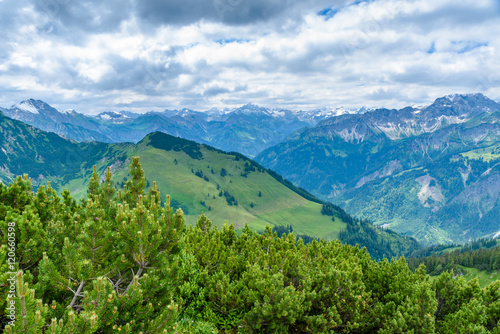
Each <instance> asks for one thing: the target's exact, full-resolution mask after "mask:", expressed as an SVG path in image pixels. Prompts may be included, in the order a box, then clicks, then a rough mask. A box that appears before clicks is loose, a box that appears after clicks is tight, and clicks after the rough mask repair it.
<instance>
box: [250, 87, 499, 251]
mask: <svg viewBox="0 0 500 334" xmlns="http://www.w3.org/2000/svg"><path fill="white" fill-rule="evenodd" d="M498 111H500V105H499V104H498V103H496V102H494V101H492V100H490V99H488V98H486V97H485V96H484V95H482V94H471V95H455V96H452V97H443V98H438V99H436V101H435V102H434V103H433V104H432V105H430V106H427V107H424V108H422V109H420V110H419V109H416V108H411V107H408V108H403V109H400V110H388V109H379V110H375V111H373V112H371V113H365V114H362V115H342V116H338V117H336V118H331V119H327V120H324V121H322V122H320V123H318V124H317V125H316V126H314V127H311V128H306V129H303V130H299V131H297V132H295V133H294V134H292V135H290V136H289V137H287V139H286V140H285V141H283V142H282V143H280V144H278V145H276V146H274V147H272V148H269V149H266V150H265V151H263V152H262V153H261V154H259V155H258V156H257V157H256V160H257V161H258V162H260V163H261V164H263V165H264V166H266V167H268V168H272V169H275V170H276V171H277V172H278V173H280V174H282V175H284V176H285V177H286V178H288V179H290V180H291V181H292V182H294V183H295V184H296V185H298V186H300V187H303V188H305V189H307V190H308V191H310V192H312V193H313V194H314V195H316V196H318V197H319V198H321V199H323V200H327V201H333V202H335V203H339V204H341V206H342V207H343V208H344V209H346V210H347V211H349V212H356V215H358V216H359V217H362V218H366V219H370V220H372V221H375V222H376V223H378V224H381V225H384V226H389V227H391V228H392V229H394V230H396V231H398V232H400V233H408V234H409V235H412V236H415V237H417V239H418V240H420V241H422V242H424V243H429V244H432V243H436V242H465V241H468V240H470V239H474V238H477V237H482V236H485V235H489V234H491V233H493V232H496V231H498V220H496V219H495V218H494V217H495V215H496V214H497V212H498V207H499V205H500V202H499V201H498V199H499V198H500V194H499V193H498V191H497V192H494V191H493V192H492V190H491V189H490V187H488V186H487V184H492V185H493V186H494V187H496V186H498V189H500V184H498V183H497V181H496V176H495V175H496V174H497V173H498V172H499V171H498V166H500V165H498V164H497V162H498V161H497V160H498V158H500V155H499V154H498V153H500V148H499V147H500V117H499V116H500V112H498ZM412 115H417V116H416V117H413V116H412ZM446 117H452V120H454V121H449V120H450V118H446ZM417 118H418V119H420V120H421V121H419V120H418V119H417ZM409 119H410V120H411V122H409V121H408V120H409ZM391 126H392V127H391ZM395 129H396V130H397V131H396V130H395ZM396 134H397V136H396ZM483 158H484V160H483ZM493 189H497V188H493ZM460 194H462V195H460ZM457 213H459V214H458V215H457ZM460 218H463V220H464V221H466V222H468V225H464V224H461V223H460ZM495 224H496V227H495Z"/></svg>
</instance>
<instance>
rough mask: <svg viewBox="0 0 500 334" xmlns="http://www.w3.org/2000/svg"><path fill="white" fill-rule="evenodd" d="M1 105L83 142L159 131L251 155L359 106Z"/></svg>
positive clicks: (135, 138)
mask: <svg viewBox="0 0 500 334" xmlns="http://www.w3.org/2000/svg"><path fill="white" fill-rule="evenodd" d="M0 110H1V111H2V112H3V113H4V114H5V115H6V116H8V117H10V118H13V119H16V120H20V121H22V122H24V123H26V124H29V125H32V126H34V127H36V128H39V129H42V130H45V131H50V132H55V133H57V134H60V135H62V136H64V137H65V138H68V139H73V140H76V141H80V142H81V141H100V142H104V143H121V142H134V143H137V142H138V141H140V140H141V139H142V138H144V137H145V136H146V135H147V134H149V133H151V132H155V131H159V132H163V133H167V134H170V135H173V136H178V137H181V138H186V139H190V140H194V141H196V142H198V143H203V144H209V145H211V146H214V147H217V148H219V149H222V150H224V151H228V152H231V151H235V152H239V153H242V154H245V155H246V156H249V157H253V156H255V155H256V154H258V153H260V152H261V151H262V150H264V149H265V148H268V147H271V146H273V145H276V144H278V143H280V142H281V141H282V140H283V139H285V137H286V136H288V135H289V134H291V133H292V132H293V131H295V130H298V129H300V128H303V127H306V126H311V125H314V124H316V123H318V122H319V121H321V120H324V119H326V118H328V117H331V116H334V115H339V114H344V113H349V112H351V113H352V112H357V111H349V110H346V109H344V108H336V109H326V108H324V109H319V110H312V111H307V112H302V111H291V110H286V109H268V108H263V107H259V106H257V105H254V104H251V103H249V104H247V105H244V106H242V107H240V108H236V109H232V110H220V109H215V108H214V109H210V110H208V111H205V112H200V111H194V110H189V109H182V110H169V109H166V110H164V111H162V112H154V111H151V112H148V113H145V114H137V113H132V112H128V111H108V112H103V113H100V114H98V115H96V116H94V117H92V116H88V115H84V114H81V113H78V112H76V111H74V110H66V111H62V112H60V111H58V110H56V109H55V108H53V107H52V106H50V105H48V104H47V103H45V102H43V101H40V100H34V99H29V100H26V101H22V102H21V103H19V104H18V105H13V106H12V107H10V108H8V109H7V108H0ZM363 111H364V109H363V110H361V112H363Z"/></svg>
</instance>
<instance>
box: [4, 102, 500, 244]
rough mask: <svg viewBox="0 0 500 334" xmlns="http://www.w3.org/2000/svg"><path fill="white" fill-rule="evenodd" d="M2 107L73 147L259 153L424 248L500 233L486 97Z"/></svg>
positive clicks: (495, 108)
mask: <svg viewBox="0 0 500 334" xmlns="http://www.w3.org/2000/svg"><path fill="white" fill-rule="evenodd" d="M2 111H3V113H4V114H5V115H7V116H9V117H12V118H15V119H18V120H22V121H23V122H26V123H29V124H32V125H34V126H36V127H39V128H41V129H45V130H47V131H52V132H56V133H59V134H60V135H62V136H64V137H65V138H71V139H74V140H77V141H92V140H95V141H99V142H104V143H113V142H132V143H140V142H141V140H143V138H144V137H145V136H146V135H147V134H148V133H151V132H154V131H159V132H163V133H169V134H172V135H174V136H178V137H182V138H186V139H190V140H193V141H196V142H198V143H203V144H209V145H211V146H213V147H216V148H218V149H222V150H224V151H234V152H240V153H242V154H245V155H246V156H248V157H253V156H255V159H256V160H257V161H258V162H259V163H260V164H261V165H262V166H264V167H265V168H271V169H272V170H275V171H276V172H277V173H278V174H280V175H283V176H284V177H285V178H287V179H289V180H291V181H292V182H293V183H294V184H295V185H297V186H300V187H302V188H304V189H306V190H308V191H310V192H311V193H312V194H313V195H314V196H316V197H317V198H319V199H321V200H322V201H331V202H333V203H336V204H339V205H340V206H341V207H342V208H344V209H345V210H346V211H347V212H349V213H352V214H353V215H355V216H358V217H361V218H364V219H368V220H371V221H373V222H374V223H375V224H377V225H380V226H382V227H384V228H390V229H392V230H395V231H397V232H399V233H402V234H406V235H409V236H413V237H416V238H417V239H418V240H419V241H420V242H422V243H423V244H435V243H445V242H466V241H469V240H471V239H475V238H478V237H494V236H498V235H499V233H500V224H499V219H498V218H497V217H499V216H500V209H499V208H500V203H499V198H500V173H499V168H500V167H499V166H500V160H499V158H500V135H499V131H500V129H499V127H500V125H499V112H500V105H499V104H498V103H496V102H495V101H493V100H491V99H489V98H487V97H485V96H484V95H482V94H465V95H460V94H454V95H448V96H444V97H440V98H438V99H436V100H435V101H434V102H433V103H432V104H430V105H428V106H424V107H406V108H402V109H398V110H397V109H365V108H362V109H360V110H357V111H348V110H345V109H342V108H338V109H320V110H314V111H310V112H298V111H290V110H285V109H267V108H263V107H259V106H256V105H253V104H247V105H244V106H242V107H240V108H236V109H232V110H229V109H215V108H214V109H210V110H207V111H204V112H199V111H193V110H189V109H181V110H168V109H167V110H164V111H162V112H148V113H146V114H137V113H132V112H128V111H118V112H115V111H112V112H104V113H101V114H99V115H96V116H93V117H92V116H87V115H83V114H80V113H77V112H75V111H74V110H67V111H63V112H60V111H57V110H56V109H54V108H53V107H51V106H49V105H48V104H46V103H44V102H42V101H39V100H33V99H30V100H26V101H23V102H21V103H20V104H19V105H16V106H12V107H11V108H9V109H2ZM33 131H34V130H33ZM81 145H82V146H79V147H80V148H79V149H84V148H85V150H91V149H97V147H100V145H101V144H97V143H94V144H90V143H86V144H84V143H82V144H81ZM85 145H87V146H85ZM20 166H22V164H21V165H20ZM87 167H88V166H87ZM0 168H4V169H5V167H1V166H0ZM19 171H20V169H19ZM9 172H10V173H11V174H15V173H13V172H12V171H9ZM30 175H33V174H30ZM35 175H37V174H35Z"/></svg>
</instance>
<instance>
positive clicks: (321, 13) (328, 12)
mask: <svg viewBox="0 0 500 334" xmlns="http://www.w3.org/2000/svg"><path fill="white" fill-rule="evenodd" d="M338 12H339V10H338V9H333V8H325V9H322V10H320V11H319V12H318V15H319V16H324V17H325V20H328V19H331V18H332V17H334V16H335V14H337V13H338Z"/></svg>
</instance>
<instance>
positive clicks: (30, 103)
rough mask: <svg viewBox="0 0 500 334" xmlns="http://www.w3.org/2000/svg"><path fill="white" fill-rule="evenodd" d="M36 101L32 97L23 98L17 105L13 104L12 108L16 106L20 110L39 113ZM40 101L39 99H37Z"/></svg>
mask: <svg viewBox="0 0 500 334" xmlns="http://www.w3.org/2000/svg"><path fill="white" fill-rule="evenodd" d="M36 102H37V101H35V100H33V99H29V100H25V101H22V102H21V103H19V105H13V106H12V108H18V109H20V110H24V111H27V112H30V113H32V114H39V112H38V108H37V107H36V104H37V103H36ZM39 102H41V101H39Z"/></svg>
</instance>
